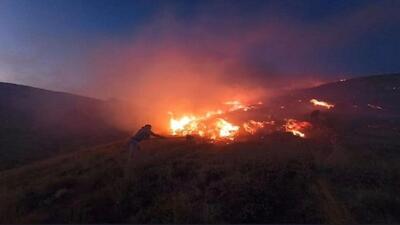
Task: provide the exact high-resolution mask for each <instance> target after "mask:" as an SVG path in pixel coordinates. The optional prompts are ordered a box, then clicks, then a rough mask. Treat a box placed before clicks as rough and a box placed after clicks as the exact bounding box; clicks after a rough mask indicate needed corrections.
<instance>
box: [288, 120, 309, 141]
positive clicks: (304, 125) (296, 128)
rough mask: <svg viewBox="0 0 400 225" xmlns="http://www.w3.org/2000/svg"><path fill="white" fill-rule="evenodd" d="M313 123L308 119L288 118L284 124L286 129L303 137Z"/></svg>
mask: <svg viewBox="0 0 400 225" xmlns="http://www.w3.org/2000/svg"><path fill="white" fill-rule="evenodd" d="M311 127H312V125H311V123H309V122H307V121H297V120H295V119H288V120H287V121H286V124H285V125H284V128H285V131H286V132H290V133H292V134H293V135H295V136H299V137H302V138H305V137H306V134H305V131H306V130H307V129H309V128H311Z"/></svg>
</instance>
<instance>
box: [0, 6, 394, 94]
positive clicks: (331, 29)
mask: <svg viewBox="0 0 400 225" xmlns="http://www.w3.org/2000/svg"><path fill="white" fill-rule="evenodd" d="M0 27H1V29H0V81H6V82H13V83H19V84H26V85H33V86H36V87H41V88H46V89H51V90H62V91H68V92H74V93H79V94H84V95H89V96H95V97H99V98H109V97H120V96H121V95H126V93H128V92H129V91H132V90H137V91H138V92H140V91H145V90H144V89H143V88H142V87H146V88H148V87H149V85H150V86H151V85H152V84H155V83H157V84H156V87H159V85H160V84H159V83H162V84H163V85H166V87H168V88H174V87H175V86H174V85H175V84H169V83H168V81H170V80H174V79H176V80H182V82H181V83H180V86H181V85H182V83H185V82H187V83H190V82H194V83H196V84H209V83H212V82H213V81H215V82H218V83H220V82H221V81H223V82H224V84H225V85H224V86H227V87H228V86H237V85H238V84H240V85H242V86H243V87H250V88H252V89H253V90H254V89H257V88H266V89H268V88H269V89H279V88H284V89H285V88H291V87H296V85H297V84H301V85H309V84H310V85H311V84H316V83H318V82H321V81H328V80H335V79H339V78H343V77H353V76H362V75H370V74H381V73H392V72H400V61H399V59H400V41H399V40H400V1H396V0H393V1H384V0H375V1H368V0H360V1H355V0H353V1H351V0H335V1H323V0H316V1H313V0H310V1H293V0H287V1H285V0H280V1H267V0H262V1H254V0H248V1H233V0H229V1H204V0H202V1H189V0H188V1H167V0H160V1H151V0H146V1H123V0H109V1H106V0H84V1H80V0H65V1H61V0H34V1H33V0H1V1H0ZM204 77H206V78H204ZM164 81H166V82H164ZM189 86H190V85H189ZM211 86H212V85H211ZM141 88H142V89H141ZM191 88H193V86H191ZM224 88H225V87H224ZM128 90H129V91H128ZM152 91H154V90H152Z"/></svg>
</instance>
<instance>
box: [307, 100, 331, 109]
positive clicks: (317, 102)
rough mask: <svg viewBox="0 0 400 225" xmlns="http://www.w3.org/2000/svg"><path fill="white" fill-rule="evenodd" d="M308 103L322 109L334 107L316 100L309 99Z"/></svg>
mask: <svg viewBox="0 0 400 225" xmlns="http://www.w3.org/2000/svg"><path fill="white" fill-rule="evenodd" d="M310 102H311V103H312V104H314V105H315V106H322V107H325V108H327V109H330V108H333V107H335V105H333V104H330V103H328V102H324V101H319V100H317V99H315V98H313V99H311V100H310Z"/></svg>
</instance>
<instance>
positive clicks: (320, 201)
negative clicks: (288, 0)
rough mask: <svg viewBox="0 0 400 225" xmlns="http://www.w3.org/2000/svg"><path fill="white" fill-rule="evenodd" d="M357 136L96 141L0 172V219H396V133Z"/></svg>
mask: <svg viewBox="0 0 400 225" xmlns="http://www.w3.org/2000/svg"><path fill="white" fill-rule="evenodd" d="M363 135H367V134H365V132H364V133H362V132H361V133H360V134H357V133H355V134H354V135H352V136H351V137H350V136H348V137H346V136H344V135H342V136H341V137H340V139H339V140H340V141H333V142H335V143H333V142H332V141H331V140H329V139H327V138H323V137H319V138H311V139H301V138H298V137H294V136H292V135H289V134H282V133H281V134H272V135H269V136H267V137H266V138H265V139H263V140H254V141H248V142H245V143H232V144H209V143H202V142H201V141H199V142H197V143H192V142H186V141H185V140H181V139H169V140H168V139H167V140H151V141H147V142H144V143H143V145H142V150H141V151H140V152H138V153H137V154H136V155H135V156H134V159H132V160H131V161H129V159H128V158H127V151H126V150H127V148H126V144H125V141H120V142H115V143H110V144H107V145H102V146H97V147H96V148H91V149H88V150H86V151H81V152H79V153H73V154H70V155H64V156H61V157H57V158H53V159H51V160H46V161H42V162H39V163H35V164H31V165H29V166H25V167H22V168H18V169H13V170H8V171H4V172H2V173H0V184H1V186H0V187H1V196H0V202H1V204H0V222H3V223H5V222H7V223H48V222H51V223H336V224H341V223H398V222H399V221H400V212H399V209H400V199H399V198H398V195H397V193H398V192H399V187H400V185H399V179H398V178H399V175H400V168H399V165H398V163H397V160H396V159H397V157H398V154H399V153H398V152H397V151H394V147H396V146H398V144H399V141H397V140H396V139H393V140H392V141H391V142H388V141H386V142H385V143H386V145H385V146H379V147H378V146H376V145H375V144H376V142H379V141H382V140H381V139H380V138H379V135H375V136H374V137H372V136H370V137H369V138H368V139H365V136H364V137H363ZM368 135H371V134H368ZM356 138H364V139H363V140H367V141H366V142H354V140H355V139H356ZM358 143H360V144H358Z"/></svg>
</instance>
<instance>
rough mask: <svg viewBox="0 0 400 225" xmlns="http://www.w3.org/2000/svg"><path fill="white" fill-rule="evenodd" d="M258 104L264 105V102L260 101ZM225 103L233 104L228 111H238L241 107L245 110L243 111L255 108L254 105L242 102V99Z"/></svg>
mask: <svg viewBox="0 0 400 225" xmlns="http://www.w3.org/2000/svg"><path fill="white" fill-rule="evenodd" d="M257 104H258V105H262V102H258V103H257ZM225 105H229V106H231V108H230V109H229V110H228V111H230V112H232V111H236V110H239V109H241V110H243V111H248V110H250V109H253V108H254V106H247V105H244V104H242V103H241V102H240V101H238V100H234V101H227V102H225Z"/></svg>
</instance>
